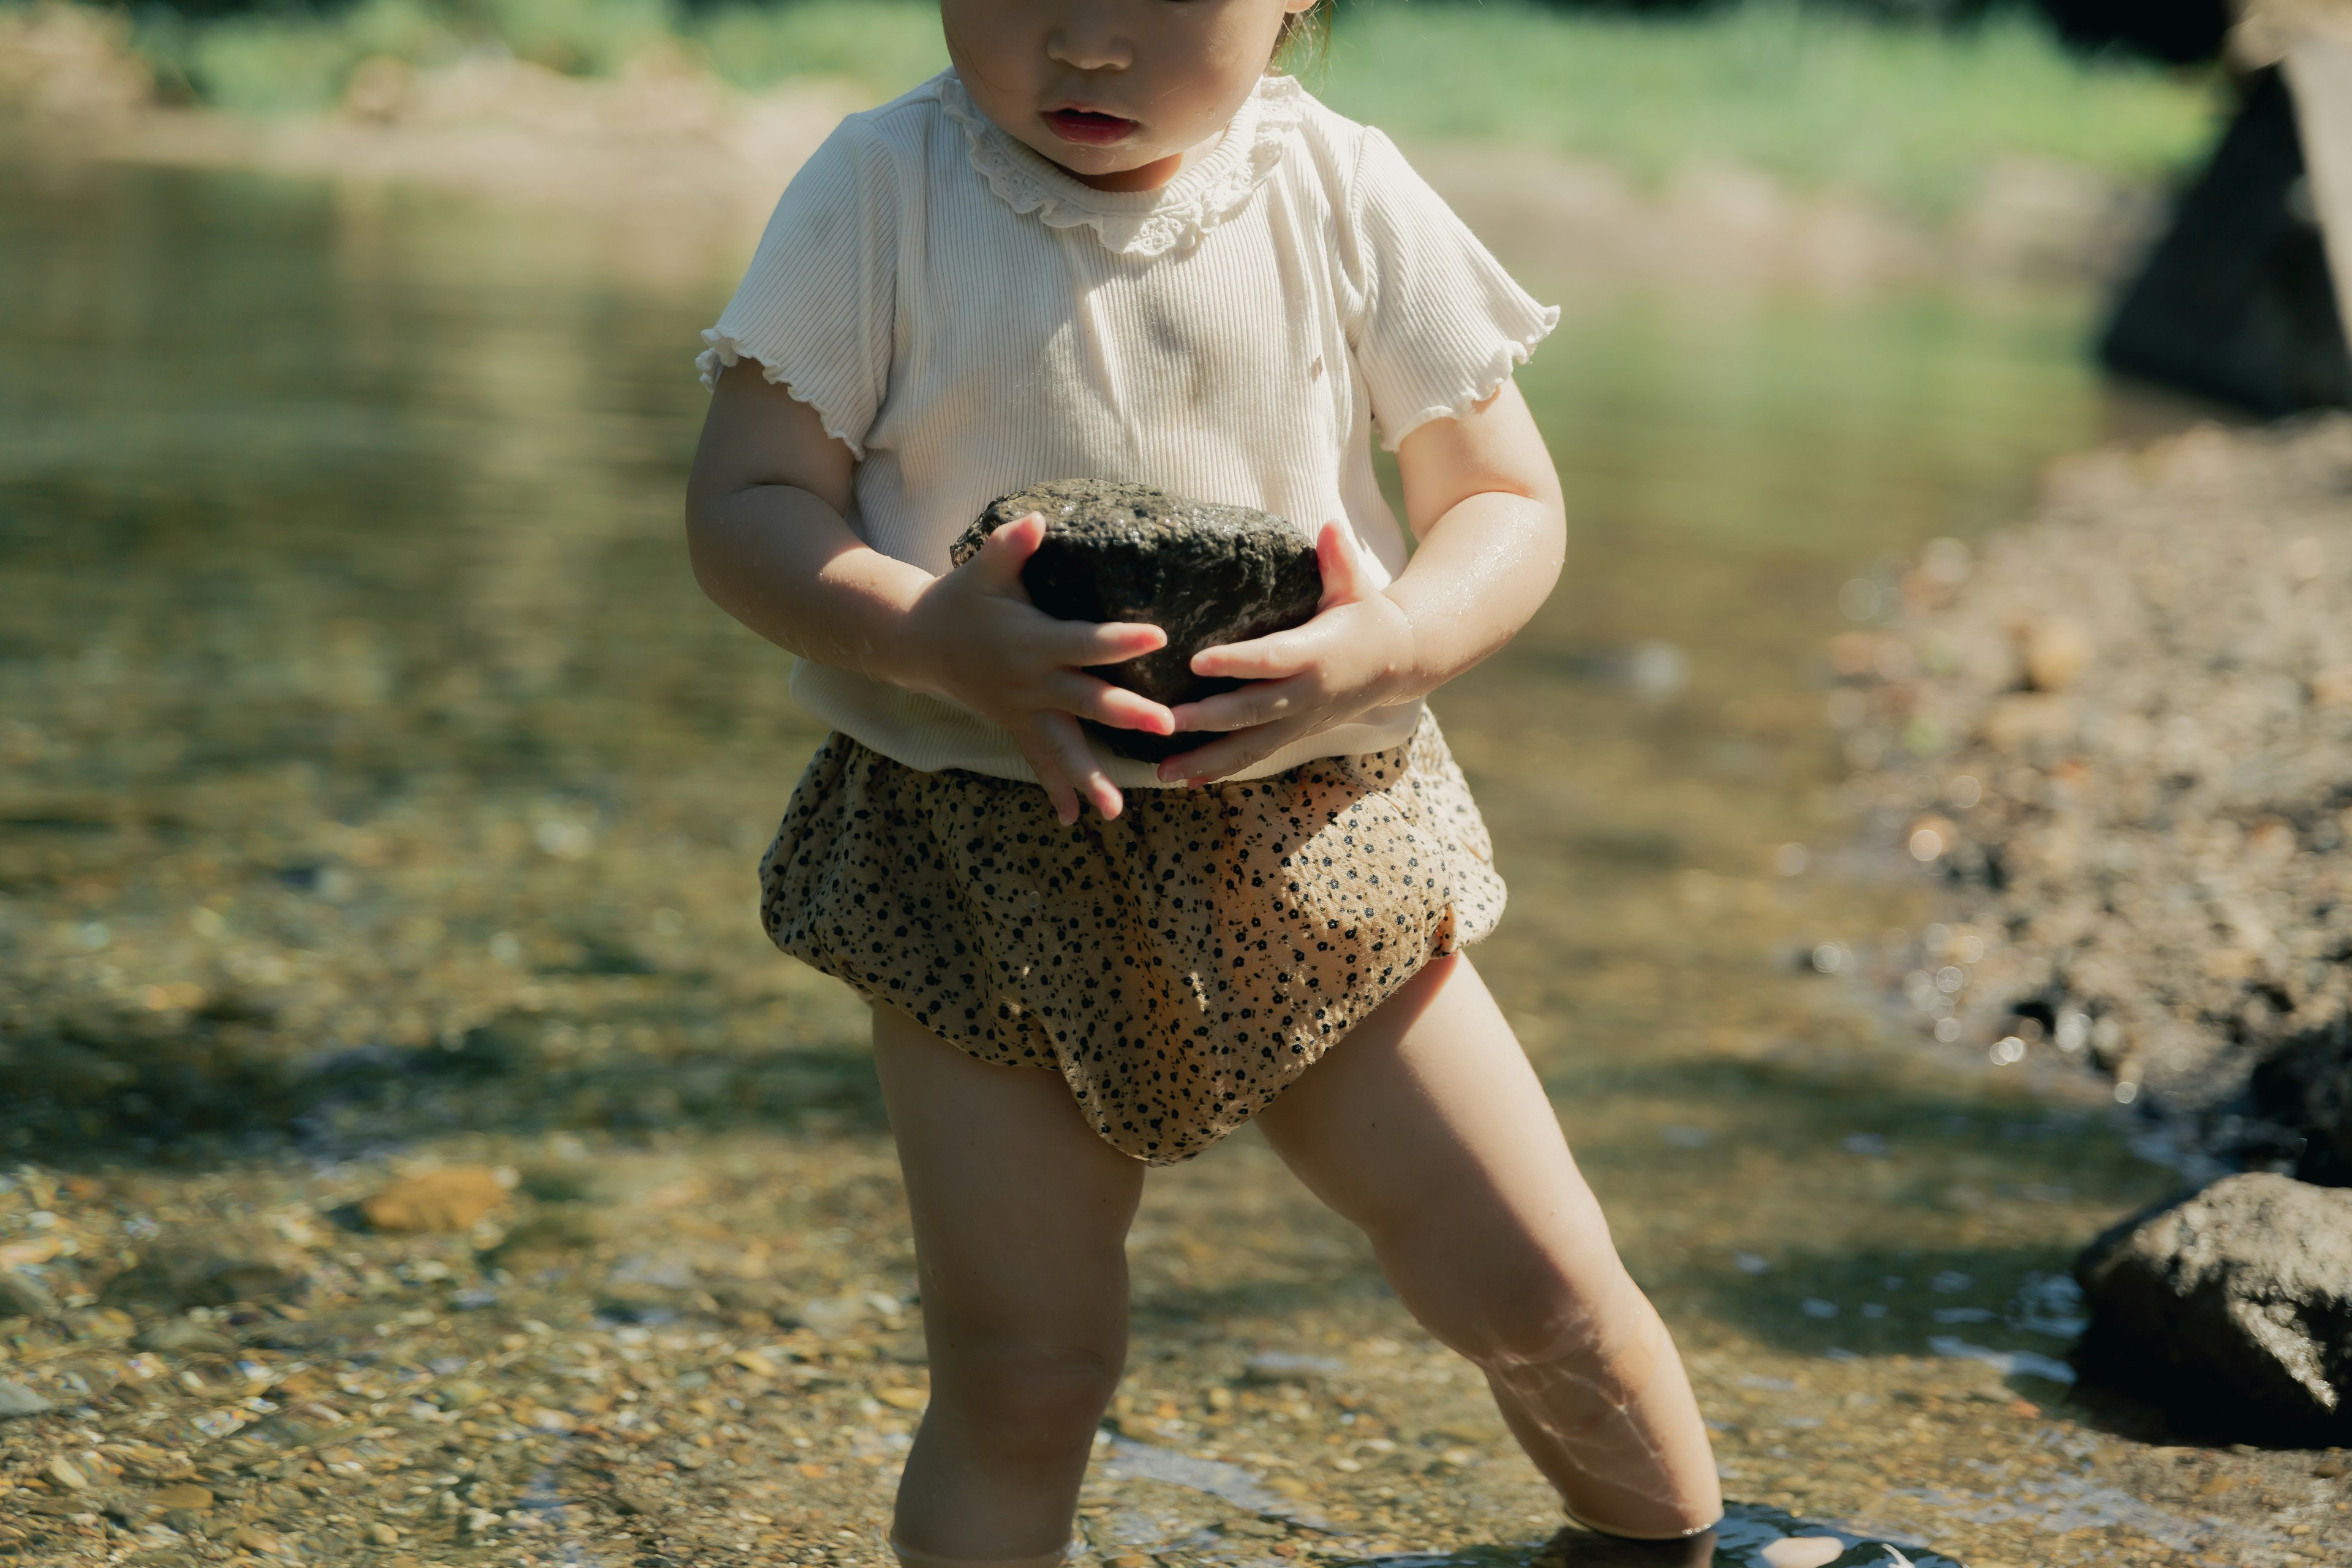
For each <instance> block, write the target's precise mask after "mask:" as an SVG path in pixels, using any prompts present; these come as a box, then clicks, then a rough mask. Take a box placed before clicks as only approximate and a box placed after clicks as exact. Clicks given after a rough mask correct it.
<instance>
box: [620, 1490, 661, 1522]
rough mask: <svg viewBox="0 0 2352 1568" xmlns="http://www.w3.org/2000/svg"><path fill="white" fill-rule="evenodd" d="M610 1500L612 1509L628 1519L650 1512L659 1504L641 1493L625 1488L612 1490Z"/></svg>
mask: <svg viewBox="0 0 2352 1568" xmlns="http://www.w3.org/2000/svg"><path fill="white" fill-rule="evenodd" d="M660 1506H661V1505H660V1504H659V1503H656V1502H655V1501H654V1500H652V1499H651V1498H649V1497H646V1496H645V1495H644V1494H643V1493H640V1492H633V1491H628V1490H625V1489H624V1490H618V1491H615V1492H614V1494H613V1511H614V1513H617V1514H620V1515H622V1516H623V1517H625V1518H629V1519H635V1517H637V1516H638V1515H639V1514H646V1513H651V1512H653V1511H654V1510H655V1509H656V1508H658V1507H660Z"/></svg>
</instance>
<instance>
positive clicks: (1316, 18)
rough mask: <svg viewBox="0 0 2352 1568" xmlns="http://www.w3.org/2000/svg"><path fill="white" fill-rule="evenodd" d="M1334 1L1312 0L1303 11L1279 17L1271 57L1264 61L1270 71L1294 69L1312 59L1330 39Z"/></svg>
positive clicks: (1336, 1)
mask: <svg viewBox="0 0 2352 1568" xmlns="http://www.w3.org/2000/svg"><path fill="white" fill-rule="evenodd" d="M1336 4H1338V0H1315V4H1314V5H1309V6H1308V7H1307V9H1306V10H1304V11H1293V12H1291V13H1290V14H1289V15H1288V16H1285V17H1283V19H1282V31H1281V32H1279V33H1276V35H1275V36H1274V58H1272V59H1270V60H1268V61H1267V62H1266V66H1265V68H1266V69H1268V70H1270V71H1275V70H1291V71H1296V70H1297V68H1299V67H1301V66H1303V65H1307V64H1309V63H1311V62H1312V61H1314V60H1315V58H1317V57H1318V56H1319V55H1321V54H1322V52H1323V49H1324V47H1325V46H1326V45H1328V43H1330V41H1331V7H1332V6H1333V5H1336Z"/></svg>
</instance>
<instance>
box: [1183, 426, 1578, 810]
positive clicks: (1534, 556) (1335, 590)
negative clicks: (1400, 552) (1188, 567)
mask: <svg viewBox="0 0 2352 1568" xmlns="http://www.w3.org/2000/svg"><path fill="white" fill-rule="evenodd" d="M1397 468H1398V470H1399V472H1400V473H1401V474H1402V476H1403V479H1404V501H1405V519H1406V521H1407V522H1408V523H1410V524H1411V525H1412V531H1413V532H1414V534H1415V535H1416V536H1417V537H1418V538H1419V540H1420V542H1421V543H1420V548H1419V549H1418V550H1416V551H1415V552H1413V557H1412V561H1411V563H1408V564H1407V566H1406V567H1405V570H1404V572H1403V573H1402V574H1401V575H1400V576H1399V577H1398V578H1397V580H1396V581H1395V582H1393V583H1391V584H1389V585H1388V588H1387V590H1386V591H1385V592H1381V591H1376V590H1374V589H1373V588H1372V587H1371V585H1370V583H1369V582H1368V581H1367V580H1366V578H1365V576H1364V574H1363V571H1362V567H1361V564H1360V560H1359V558H1358V554H1357V550H1356V545H1355V542H1354V541H1353V539H1352V538H1351V537H1350V536H1349V534H1348V531H1346V530H1345V529H1344V528H1343V527H1341V526H1340V525H1339V524H1338V523H1332V524H1328V525H1327V526H1326V527H1325V529H1324V531H1323V533H1322V536H1321V538H1320V539H1319V540H1318V542H1317V549H1318V552H1319V554H1320V557H1321V562H1322V567H1323V588H1324V591H1323V608H1322V610H1321V612H1320V613H1318V615H1317V616H1316V617H1315V618H1314V619H1313V620H1311V621H1309V622H1307V625H1305V626H1299V627H1297V629H1295V630H1292V631H1286V632H1276V634H1274V635H1273V636H1272V637H1258V638H1255V639H1253V640H1252V641H1249V642H1241V643H1227V644H1226V645H1224V646H1223V647H1213V648H1209V649H1206V650H1205V651H1203V652H1202V653H1200V654H1198V655H1196V656H1195V657H1194V658H1193V660H1192V668H1193V669H1194V670H1195V671H1196V672H1198V673H1200V674H1202V675H1223V676H1233V677H1236V678H1238V679H1244V680H1247V681H1250V682H1251V683H1252V684H1250V685H1248V686H1244V687H1243V688H1241V689H1239V690H1236V691H1230V692H1225V693H1223V694H1222V695H1220V696H1216V697H1211V698H1207V699H1204V700H1202V701H1199V702H1187V703H1184V704H1182V705H1181V706H1179V707H1178V708H1177V709H1176V710H1175V716H1176V724H1177V727H1178V728H1179V729H1184V730H1224V731H1231V733H1229V734H1227V735H1225V736H1224V737H1223V738H1222V739H1220V740H1216V741H1213V742H1210V743H1209V744H1207V745H1205V746H1201V747H1198V748H1196V749H1195V750H1193V751H1191V752H1185V753H1184V754H1183V755H1182V756H1180V757H1171V758H1170V759H1169V760H1168V761H1167V762H1165V763H1161V764H1160V777H1161V778H1163V779H1182V780H1185V781H1186V782H1188V783H1200V782H1203V781H1205V780H1208V779H1213V778H1222V777H1223V776H1224V775H1226V774H1228V773H1234V772H1236V771H1238V770H1240V769H1242V768H1245V767H1247V766H1249V765H1250V764H1251V763H1255V762H1257V761H1258V760H1260V759H1261V758H1264V757H1268V756H1271V755H1273V754H1274V753H1275V752H1277V751H1280V750H1281V749H1282V748H1283V747H1285V746H1287V745H1289V744H1290V743H1291V742H1294V741H1297V740H1301V739H1303V738H1305V737H1306V736H1307V735H1311V734H1313V733H1315V732H1316V731H1318V730H1324V729H1328V728H1329V727H1330V726H1331V725H1333V724H1339V723H1344V722H1346V721H1348V720H1349V719H1352V718H1354V717H1356V715H1358V714H1360V713H1362V712H1363V711H1365V710H1367V709H1370V708H1377V707H1381V706H1383V705H1385V704H1388V703H1392V702H1402V701H1406V700H1411V699H1412V698H1416V697H1423V696H1426V695H1427V694H1428V693H1430V692H1431V691H1433V690H1435V689H1437V688H1438V687H1440V686H1442V685H1444V683H1445V682H1446V681H1448V680H1451V679H1453V678H1454V677H1455V676H1456V675H1459V674H1461V673H1462V672H1463V671H1464V670H1465V669H1468V668H1471V667H1472V666H1473V665H1475V664H1477V663H1478V662H1479V661H1480V660H1482V659H1484V658H1486V657H1487V656H1488V655H1490V654H1492V653H1493V652H1494V651H1495V650H1496V649H1497V648H1499V647H1502V646H1503V645H1504V644H1505V643H1507V642H1508V641H1510V639H1511V637H1513V636H1514V635H1515V634H1517V631H1518V629H1519V628H1520V627H1521V626H1525V625H1527V623H1528V619H1529V617H1531V616H1534V614H1535V613H1536V610H1537V609H1538V607H1539V606H1540V605H1542V604H1543V602H1544V600H1545V599H1546V598H1547V597H1549V595H1550V594H1551V588H1552V584H1553V583H1554V582H1556V581H1557V580H1558V579H1559V568H1560V559H1561V555H1562V553H1563V552H1564V551H1565V549H1566V546H1567V535H1568V531H1567V522H1566V520H1565V517H1564V514H1563V508H1562V506H1561V502H1560V494H1559V476H1558V474H1556V473H1555V472H1554V471H1553V469H1552V464H1551V455H1550V453H1549V452H1548V451H1546V450H1545V448H1544V443H1543V437H1542V436H1541V435H1540V434H1539V433H1538V431H1537V429H1536V424H1535V419H1534V416H1532V415H1530V414H1529V413H1528V405H1527V401H1526V399H1525V398H1523V397H1521V396H1520V395H1519V390H1518V387H1517V385H1516V384H1512V383H1510V382H1505V383H1504V384H1503V386H1502V388H1501V390H1499V391H1498V392H1496V395H1494V396H1493V397H1490V398H1488V399H1487V400H1486V402H1485V403H1483V404H1480V405H1477V406H1476V407H1475V408H1474V409H1473V410H1472V411H1471V413H1470V415H1469V416H1467V417H1466V418H1462V419H1432V420H1430V421H1429V422H1428V423H1427V424H1425V425H1423V426H1421V427H1420V428H1419V429H1417V430H1415V431H1413V432H1412V435H1410V436H1408V437H1405V439H1404V442H1403V444H1402V447H1399V448H1398V451H1397Z"/></svg>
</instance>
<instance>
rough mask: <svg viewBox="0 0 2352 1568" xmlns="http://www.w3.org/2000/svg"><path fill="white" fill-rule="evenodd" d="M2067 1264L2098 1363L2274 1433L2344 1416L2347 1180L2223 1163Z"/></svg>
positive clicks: (2351, 1328)
mask: <svg viewBox="0 0 2352 1568" xmlns="http://www.w3.org/2000/svg"><path fill="white" fill-rule="evenodd" d="M2075 1273H2076V1276H2077V1278H2078V1279H2080V1280H2081V1282H2082V1285H2083V1290H2084V1296H2085V1297H2086V1298H2087V1299H2088V1300H2089V1302H2090V1306H2091V1310H2092V1330H2091V1332H2092V1335H2093V1338H2094V1340H2095V1344H2093V1345H2091V1346H2089V1347H2086V1352H2085V1355H2086V1359H2087V1360H2088V1361H2089V1362H2090V1363H2092V1364H2093V1365H2095V1367H2097V1368H2098V1369H2099V1370H2100V1372H2101V1373H2103V1374H2104V1375H2106V1376H2109V1377H2111V1378H2114V1379H2116V1380H2118V1381H2122V1382H2125V1383H2126V1384H2129V1385H2131V1386H2134V1387H2136V1388H2137V1389H2138V1390H2140V1391H2143V1392H2146V1393H2148V1394H2152V1395H2154V1396H2156V1397H2158V1399H2159V1401H2160V1402H2162V1403H2166V1404H2179V1403H2182V1402H2183V1401H2188V1402H2190V1403H2192V1404H2194V1405H2197V1406H2199V1407H2200V1413H2203V1414H2208V1415H2212V1416H2215V1417H2218V1418H2221V1419H2223V1420H2227V1421H2229V1422H2231V1424H2232V1425H2233V1426H2237V1427H2240V1428H2242V1429H2243V1430H2244V1431H2245V1432H2246V1433H2247V1434H2248V1435H2249V1436H2261V1437H2263V1438H2265V1439H2268V1440H2273V1441H2284V1440H2294V1439H2296V1438H2300V1437H2304V1436H2308V1435H2310V1434H2312V1433H2314V1432H2318V1431H2324V1430H2327V1429H2331V1428H2333V1429H2342V1428H2344V1427H2345V1426H2347V1417H2352V1411H2347V1408H2346V1398H2347V1394H2352V1192H2346V1191H2341V1190H2336V1189H2331V1188H2325V1187H2315V1186H2312V1185H2310V1184H2307V1183H2303V1182H2297V1181H2294V1180H2293V1179H2292V1178H2289V1177H2286V1176H2281V1175H2274V1174H2271V1173H2250V1174H2246V1175H2240V1176H2229V1177H2225V1178H2223V1179H2222V1180H2221V1181H2218V1182H2216V1183H2214V1184H2212V1185H2211V1186H2209V1187H2207V1188H2205V1189H2204V1190H2203V1191H2201V1192H2200V1193H2197V1194H2194V1195H2193V1196H2191V1197H2189V1198H2187V1199H2184V1200H2181V1201H2179V1202H2178V1203H2175V1204H2173V1205H2170V1206H2168V1207H2166V1208H2163V1209H2160V1210H2158V1211H2157V1212H2155V1213H2153V1214H2147V1215H2137V1216H2135V1217H2134V1218H2132V1219H2130V1220H2127V1221H2126V1222H2125V1223H2124V1224H2122V1225H2120V1226H2116V1227H2115V1228H2114V1229H2112V1230H2110V1231H2108V1232H2106V1233H2105V1235H2103V1236H2101V1237H2099V1238H2098V1239H2097V1240H2095V1241H2094V1242H2093V1243H2092V1244H2091V1245H2090V1247H2088V1248H2087V1249H2085V1250H2084V1253H2083V1256H2082V1258H2080V1259H2079V1260H2078V1261H2077V1263H2076V1264H2075Z"/></svg>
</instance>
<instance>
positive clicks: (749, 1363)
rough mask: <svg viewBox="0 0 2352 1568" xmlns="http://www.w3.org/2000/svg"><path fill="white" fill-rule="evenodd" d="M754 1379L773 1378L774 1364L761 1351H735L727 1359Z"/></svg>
mask: <svg viewBox="0 0 2352 1568" xmlns="http://www.w3.org/2000/svg"><path fill="white" fill-rule="evenodd" d="M727 1359H728V1360H730V1361H731V1362H733V1363H735V1364H736V1365H737V1366H740V1367H741V1368H742V1369H743V1370H744V1371H745V1372H748V1373H751V1374H752V1375H753V1376H755V1377H774V1376H775V1375H776V1374H777V1371H778V1368H777V1366H776V1363H774V1362H773V1361H772V1360H771V1359H770V1358H769V1357H768V1356H767V1355H766V1354H765V1353H764V1352H761V1351H737V1352H735V1353H734V1354H733V1355H731V1356H730V1357H728V1358H727Z"/></svg>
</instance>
